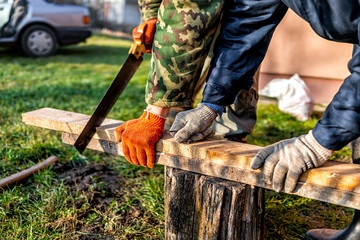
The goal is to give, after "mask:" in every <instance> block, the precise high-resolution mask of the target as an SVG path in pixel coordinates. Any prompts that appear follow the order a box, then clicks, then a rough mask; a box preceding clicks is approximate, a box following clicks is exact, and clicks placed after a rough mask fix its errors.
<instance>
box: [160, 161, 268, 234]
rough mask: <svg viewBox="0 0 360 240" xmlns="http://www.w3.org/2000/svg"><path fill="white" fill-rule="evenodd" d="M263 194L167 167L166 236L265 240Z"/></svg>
mask: <svg viewBox="0 0 360 240" xmlns="http://www.w3.org/2000/svg"><path fill="white" fill-rule="evenodd" d="M259 190H260V191H259ZM263 193H264V191H261V189H260V188H254V187H251V186H250V185H245V184H241V183H237V182H232V181H227V180H221V179H219V178H214V177H209V176H205V175H202V174H197V173H192V172H189V171H183V170H180V169H176V168H171V167H166V168H165V226H166V229H165V236H166V239H171V240H181V239H214V240H215V239H223V240H237V239H244V240H260V239H263V238H264V212H265V206H264V194H263Z"/></svg>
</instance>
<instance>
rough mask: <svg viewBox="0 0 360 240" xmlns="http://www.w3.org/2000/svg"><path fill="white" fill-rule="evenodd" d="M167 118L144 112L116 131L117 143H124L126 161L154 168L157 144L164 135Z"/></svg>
mask: <svg viewBox="0 0 360 240" xmlns="http://www.w3.org/2000/svg"><path fill="white" fill-rule="evenodd" d="M165 120H166V119H165V118H164V117H161V116H158V115H155V114H153V113H151V112H149V111H147V110H144V113H143V115H142V116H141V117H140V118H138V119H134V120H130V121H127V122H125V123H123V124H122V125H121V126H120V127H117V128H116V129H115V133H116V140H117V142H122V150H123V153H124V155H125V158H126V160H128V162H130V163H131V164H135V165H139V164H140V165H141V166H144V167H149V168H153V167H154V164H155V143H157V141H159V139H160V138H161V136H162V135H163V133H164V125H165Z"/></svg>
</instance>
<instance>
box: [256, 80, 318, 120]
mask: <svg viewBox="0 0 360 240" xmlns="http://www.w3.org/2000/svg"><path fill="white" fill-rule="evenodd" d="M259 94H260V95H262V96H265V97H271V98H277V100H278V106H279V109H280V110H281V111H283V112H286V113H289V114H291V115H293V116H295V117H296V118H297V119H298V120H300V121H306V120H308V119H309V118H310V116H311V113H312V110H313V105H314V98H313V96H312V95H311V93H310V90H309V88H308V87H307V86H306V84H305V82H304V81H303V80H302V79H301V78H300V77H299V75H298V74H297V73H296V74H294V75H293V76H292V77H291V78H290V79H279V78H277V79H273V80H271V81H270V82H269V83H268V84H267V85H266V86H265V87H264V88H263V89H262V90H260V91H259Z"/></svg>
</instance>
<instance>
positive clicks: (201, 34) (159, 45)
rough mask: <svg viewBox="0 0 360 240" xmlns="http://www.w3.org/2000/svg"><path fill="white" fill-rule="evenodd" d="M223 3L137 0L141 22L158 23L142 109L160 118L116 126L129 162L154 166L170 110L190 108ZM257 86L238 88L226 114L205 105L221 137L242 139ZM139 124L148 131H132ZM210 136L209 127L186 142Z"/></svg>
mask: <svg viewBox="0 0 360 240" xmlns="http://www.w3.org/2000/svg"><path fill="white" fill-rule="evenodd" d="M224 4H225V0H211V1H208V0H185V1H179V0H177V1H169V0H164V1H162V0H139V6H140V12H141V15H142V21H143V22H145V23H148V25H149V26H150V24H155V23H156V34H155V35H154V39H153V44H152V51H151V52H152V58H151V63H150V71H149V75H148V80H147V85H146V96H145V100H146V102H147V104H148V107H147V108H146V110H145V112H146V116H147V118H149V116H150V118H151V116H152V117H154V118H155V116H156V118H159V119H154V122H152V123H153V125H151V124H149V123H148V122H149V121H146V120H149V119H144V118H145V117H140V119H142V120H141V121H140V122H139V121H137V122H136V123H134V122H131V121H129V122H131V123H130V124H129V123H128V122H127V123H125V124H124V125H123V126H121V127H119V128H118V129H117V136H118V141H122V143H123V144H122V145H123V148H124V149H125V151H124V154H125V156H126V159H127V160H128V161H129V162H130V163H132V164H137V165H139V164H140V165H142V166H147V167H152V166H153V164H154V145H155V143H156V142H157V141H158V139H159V138H160V137H161V135H162V133H163V132H162V131H161V130H163V129H164V126H163V124H164V123H163V122H164V120H165V117H166V116H167V115H168V113H169V110H170V108H171V107H172V108H176V107H182V108H192V106H193V103H194V98H195V96H196V95H197V93H198V92H199V91H200V90H201V89H202V88H201V86H203V84H204V82H205V77H204V76H206V73H207V70H208V67H209V55H211V52H212V51H211V48H212V45H213V43H214V41H213V40H214V39H215V38H216V34H217V32H219V31H218V30H219V26H220V20H221V15H222V9H223V6H224ZM156 20H157V21H156ZM149 28H150V27H149ZM145 42H146V39H145ZM149 42H151V41H149ZM150 48H151V46H150ZM209 53H210V54H209ZM207 58H208V59H207ZM204 65H205V66H204ZM255 82H257V81H255ZM256 87H257V84H254V86H253V88H251V89H250V91H247V90H240V91H239V93H238V98H237V100H236V102H235V104H233V105H232V106H229V107H227V110H226V111H225V112H224V113H223V109H218V111H217V110H216V109H215V111H212V110H211V108H209V107H208V106H206V105H204V106H203V107H204V108H206V109H207V110H208V111H209V114H210V115H211V118H214V119H215V118H216V117H217V116H218V117H217V118H216V119H215V121H214V124H213V129H215V130H216V133H217V134H218V135H219V136H225V137H227V138H230V139H234V140H238V139H240V140H244V138H245V137H246V135H247V134H249V133H251V132H252V130H253V128H254V125H255V122H256V103H257V99H258V95H257V92H256ZM170 113H171V112H170ZM222 113H223V114H222ZM221 115H222V118H220V116H221ZM136 120H138V119H136ZM132 121H135V120H132ZM155 123H156V124H155ZM154 124H155V125H156V126H155V125H154ZM140 125H146V129H148V132H149V133H148V134H147V133H146V132H147V131H146V130H142V132H141V133H140V132H139V133H138V134H136V132H137V131H139V130H138V129H140V128H141V129H143V128H142V127H139V126H140ZM149 126H152V127H149ZM154 129H157V131H158V132H157V131H155V130H154ZM213 134H214V132H213V131H212V130H211V128H210V129H207V131H206V132H203V133H200V134H199V135H198V136H199V138H197V137H193V138H192V139H189V140H188V142H190V141H196V140H200V139H202V138H204V137H207V136H211V135H213ZM155 136H156V137H155ZM146 139H147V140H146ZM149 139H150V140H151V141H150V140H149Z"/></svg>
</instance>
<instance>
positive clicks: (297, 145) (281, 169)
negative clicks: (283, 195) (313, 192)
mask: <svg viewBox="0 0 360 240" xmlns="http://www.w3.org/2000/svg"><path fill="white" fill-rule="evenodd" d="M332 154H333V151H331V150H329V149H326V148H324V147H323V146H321V145H320V144H319V143H318V142H317V141H316V140H315V138H314V136H313V134H312V131H309V133H308V134H306V135H301V136H300V137H295V138H291V139H287V140H283V141H280V142H277V143H275V144H272V145H270V146H267V147H265V148H263V149H262V150H260V151H259V152H258V154H256V156H255V157H254V159H253V160H252V162H251V168H252V169H258V168H260V167H261V166H262V165H263V164H264V175H265V179H266V182H267V183H268V184H271V183H272V184H273V188H274V190H275V191H277V192H279V191H281V190H282V189H283V187H284V184H285V191H286V192H292V191H294V189H295V187H296V183H297V181H298V179H299V177H300V175H301V174H302V173H303V172H305V171H306V170H308V169H310V168H315V167H319V166H321V165H323V164H324V163H325V162H326V161H327V160H328V159H329V158H330V157H331V155H332Z"/></svg>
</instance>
